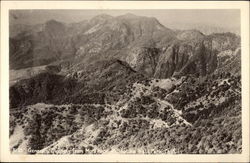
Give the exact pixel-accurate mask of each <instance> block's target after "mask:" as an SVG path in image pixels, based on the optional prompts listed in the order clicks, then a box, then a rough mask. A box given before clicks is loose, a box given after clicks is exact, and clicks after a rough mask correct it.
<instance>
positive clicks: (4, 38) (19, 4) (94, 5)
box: [0, 1, 249, 162]
mask: <svg viewBox="0 0 250 163" xmlns="http://www.w3.org/2000/svg"><path fill="white" fill-rule="evenodd" d="M10 9H240V10H241V40H242V44H241V45H242V101H243V102H242V130H243V144H242V148H243V153H242V154H226V155H224V154H220V155H188V154H186V155H11V154H10V152H9V137H8V133H9V118H8V117H9V98H8V97H9V87H8V83H9V82H8V81H9V80H8V79H9V56H8V50H9V48H8V47H9V45H8V40H9V37H8V33H9V31H8V30H9V26H8V25H9V22H8V18H9V16H8V11H9V10H10ZM0 70H1V143H0V144H1V150H0V152H1V157H0V161H12V162H15V161H29V162H37V161H39V162H41V161H61V162H64V161H84V162H100V161H101V162H108V161H109V162H110V161H111V162H136V161H137V162H176V161H178V162H211V161H214V162H249V2H247V1H221V2H219V1H214V2H212V1H210V2H209V1H204V2H201V1H190V2H188V1H175V2H174V1H164V2H163V1H154V2H153V1H134V2H133V1H116V2H114V1H81V2H79V1H4V2H1V69H0Z"/></svg>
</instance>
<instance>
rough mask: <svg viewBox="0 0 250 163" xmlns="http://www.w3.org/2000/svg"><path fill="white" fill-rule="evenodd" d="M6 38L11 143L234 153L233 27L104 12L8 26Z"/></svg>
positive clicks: (237, 109)
mask: <svg viewBox="0 0 250 163" xmlns="http://www.w3.org/2000/svg"><path fill="white" fill-rule="evenodd" d="M9 42H10V47H9V48H10V50H9V51H10V53H9V55H10V56H9V59H10V60H9V63H10V140H11V143H10V149H11V151H15V150H16V149H24V151H25V153H31V154H36V153H55V154H58V152H56V151H58V150H59V149H63V150H65V151H66V153H71V154H72V153H74V154H76V153H77V152H76V151H75V152H74V150H73V151H72V149H78V150H80V151H82V152H80V153H79V154H84V153H112V152H115V153H151V154H152V153H200V154H205V153H240V152H241V123H240V122H241V121H240V120H241V102H240V101H241V67H240V65H241V59H240V58H241V50H240V49H241V47H240V36H238V35H236V34H233V33H213V34H209V35H206V34H203V33H202V32H200V31H198V30H172V29H170V28H167V27H165V26H163V25H162V24H161V23H160V22H159V21H158V20H157V19H156V18H154V17H144V16H137V15H133V14H125V15H121V16H117V17H113V16H110V15H105V14H103V15H98V16H96V17H94V18H92V19H90V20H86V21H82V22H79V23H71V24H65V23H62V22H59V21H56V20H49V21H47V22H45V23H44V24H37V25H21V24H18V25H11V26H10V39H9ZM29 148H31V149H33V150H34V151H35V150H39V151H38V152H29V151H27V150H28V149H29ZM78 152H79V151H78Z"/></svg>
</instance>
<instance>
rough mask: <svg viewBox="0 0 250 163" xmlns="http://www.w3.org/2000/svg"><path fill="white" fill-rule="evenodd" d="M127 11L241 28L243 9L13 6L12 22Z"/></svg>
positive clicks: (168, 22) (167, 22) (174, 22)
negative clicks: (79, 8) (57, 8)
mask: <svg viewBox="0 0 250 163" xmlns="http://www.w3.org/2000/svg"><path fill="white" fill-rule="evenodd" d="M126 13H132V14H135V15H140V16H148V17H155V18H157V19H158V20H159V21H160V22H161V23H162V24H163V25H164V26H166V27H170V28H177V29H178V27H179V28H180V29H181V28H182V27H184V26H190V25H191V26H192V25H193V24H196V25H208V26H217V27H222V28H240V10H237V9H164V10H163V9H159V10H151V9H148V10H140V9H138V10H12V11H10V23H11V24H20V23H21V24H39V23H44V22H46V21H48V20H50V19H55V20H58V21H61V22H65V23H72V22H80V21H83V20H88V19H91V18H92V17H94V16H96V15H99V14H108V15H111V16H118V15H123V14H126Z"/></svg>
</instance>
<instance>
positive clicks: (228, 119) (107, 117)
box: [10, 74, 241, 154]
mask: <svg viewBox="0 0 250 163" xmlns="http://www.w3.org/2000/svg"><path fill="white" fill-rule="evenodd" d="M212 79H213V82H211V81H210V80H212ZM190 81H192V82H190ZM190 83H192V84H190ZM239 94H240V78H239V77H237V76H230V74H229V76H224V77H223V78H221V77H220V76H218V77H217V76H213V77H212V78H211V77H208V78H205V79H203V80H202V81H201V80H198V79H196V78H194V77H192V76H185V77H182V78H181V79H178V80H176V79H175V78H172V79H152V80H142V81H140V82H135V83H133V84H131V85H128V86H127V91H126V92H125V93H124V94H123V96H121V98H120V99H119V101H118V102H116V103H113V105H110V104H107V103H105V104H84V105H82V104H81V105H79V104H78V105H76V104H69V105H47V104H36V105H32V106H26V107H24V108H22V109H20V110H13V111H12V110H11V121H10V123H11V128H10V133H11V135H12V136H11V142H12V144H11V145H12V148H11V149H13V150H14V149H16V151H17V150H18V148H25V149H27V148H28V147H30V148H31V149H32V150H34V151H35V152H34V151H33V152H30V151H27V150H26V152H27V153H57V154H63V153H68V154H72V153H75V154H86V153H151V154H153V153H196V154H199V153H200V154H205V153H210V154H212V153H213V154H215V153H218V154H219V153H240V152H241V129H240V128H241V123H240V119H241V102H240V98H239ZM15 119H16V120H15ZM34 126H37V127H36V130H33V127H34ZM15 132H20V133H23V134H21V135H20V136H19V137H17V136H15ZM51 133H52V134H51ZM129 142H133V143H129ZM14 151H15V150H14Z"/></svg>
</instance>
